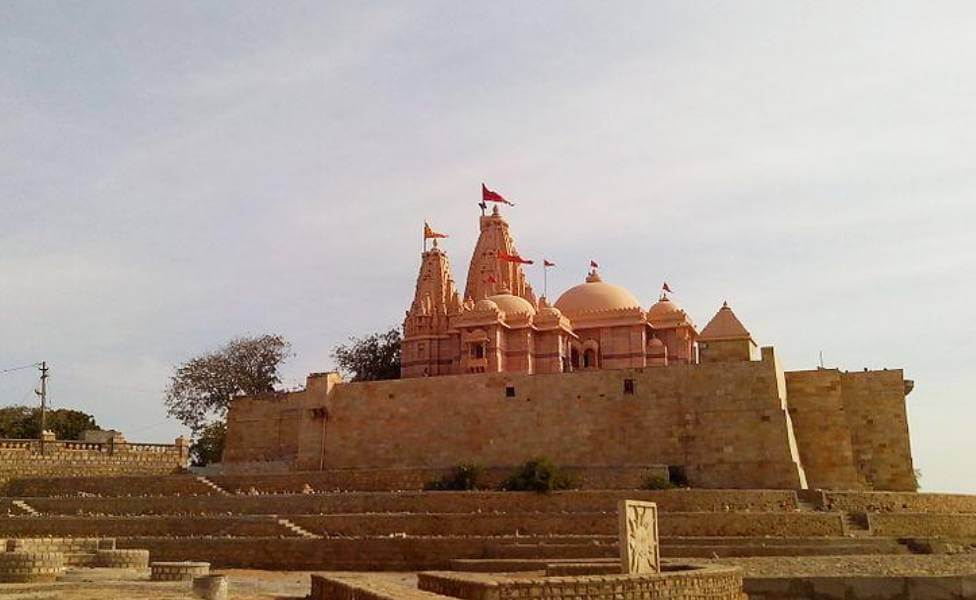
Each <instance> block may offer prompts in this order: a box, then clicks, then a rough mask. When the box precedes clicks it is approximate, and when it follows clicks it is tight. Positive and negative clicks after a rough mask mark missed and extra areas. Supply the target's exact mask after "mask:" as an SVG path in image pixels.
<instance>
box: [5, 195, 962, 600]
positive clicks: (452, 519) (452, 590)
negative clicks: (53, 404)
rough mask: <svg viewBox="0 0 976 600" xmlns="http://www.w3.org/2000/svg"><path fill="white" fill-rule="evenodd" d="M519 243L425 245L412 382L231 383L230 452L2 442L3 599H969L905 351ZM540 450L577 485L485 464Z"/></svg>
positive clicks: (498, 226)
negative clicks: (819, 348)
mask: <svg viewBox="0 0 976 600" xmlns="http://www.w3.org/2000/svg"><path fill="white" fill-rule="evenodd" d="M499 257H501V258H502V260H499ZM521 260H522V259H520V258H519V257H518V252H517V250H516V248H515V244H514V242H513V240H512V236H511V235H510V233H509V225H508V223H507V222H506V221H505V219H504V218H503V217H502V216H501V215H500V214H498V213H497V212H496V213H495V214H492V215H485V216H482V218H481V235H480V237H479V239H478V242H477V245H476V248H475V251H474V255H473V257H472V260H471V264H470V267H469V270H468V276H467V281H466V286H465V290H464V293H463V294H462V293H460V292H459V290H458V289H457V288H456V287H455V284H454V278H453V275H452V272H451V267H450V264H449V263H448V259H447V254H446V253H445V252H444V250H443V249H442V248H439V247H437V246H436V245H435V246H434V247H433V248H431V249H430V250H429V251H425V252H424V253H423V256H422V259H421V268H420V274H419V276H418V279H417V286H416V290H415V291H414V298H413V300H412V301H411V302H410V304H409V306H410V308H409V310H408V311H407V315H406V319H405V321H404V342H403V353H402V363H401V364H402V378H401V379H398V380H394V381H365V382H349V383H345V382H343V381H342V380H341V378H340V377H339V375H338V374H336V373H314V374H312V375H310V376H309V377H308V381H307V386H306V388H305V389H303V390H301V391H294V392H275V393H269V394H266V395H261V396H253V397H240V398H236V399H234V400H233V401H232V404H231V409H230V413H229V415H228V432H227V440H226V447H225V450H224V455H223V461H222V465H217V466H214V465H211V466H208V467H205V468H204V469H203V470H196V471H194V472H187V468H186V462H187V458H188V445H187V442H186V440H183V439H178V440H176V443H175V444H136V443H130V442H128V441H126V440H125V438H124V437H122V436H121V435H119V434H118V433H115V432H113V433H111V434H109V435H107V436H106V439H101V440H95V439H91V440H82V441H65V440H55V439H53V437H52V436H44V437H42V439H40V440H0V596H3V597H7V596H9V595H10V594H13V596H12V597H15V598H28V597H29V598H34V597H41V595H43V596H44V597H49V596H48V595H49V594H55V595H57V597H59V598H61V597H63V598H67V599H69V600H71V599H73V598H78V599H79V600H82V599H88V598H95V597H99V598H103V597H104V598H108V597H113V598H114V597H126V598H160V599H162V598H173V599H174V600H175V599H177V598H180V599H182V598H187V599H189V598H211V599H216V598H226V597H234V598H237V597H240V598H259V597H260V598H266V597H270V596H269V594H271V593H272V589H273V590H274V595H275V597H281V598H285V597H289V598H299V597H306V598H310V599H311V600H352V599H365V600H438V599H440V600H451V599H465V600H491V599H497V600H503V599H509V598H510V599H513V600H514V599H523V598H539V599H541V600H570V599H571V600H599V599H607V598H614V599H619V600H701V599H704V598H708V599H711V600H746V599H747V598H748V600H806V599H810V600H813V599H817V600H850V599H852V598H872V599H875V600H922V599H925V600H932V599H936V598H945V599H949V598H952V599H957V598H959V599H964V598H976V561H974V560H973V556H976V555H974V554H973V552H976V497H974V496H964V495H957V494H929V493H926V494H920V493H917V492H916V491H915V489H916V481H915V476H914V472H913V465H912V457H911V451H910V445H909V436H908V425H907V420H906V410H905V396H906V394H907V393H908V392H909V391H910V389H911V382H910V381H906V380H905V379H904V376H903V374H902V372H901V371H900V370H883V371H859V372H844V371H840V370H837V369H823V368H820V369H814V370H807V371H784V369H783V368H782V366H781V365H780V363H779V361H778V359H777V356H776V352H775V351H774V349H773V348H770V347H760V346H759V345H757V344H756V342H755V340H754V338H753V336H752V335H751V334H750V332H749V330H748V328H747V327H746V326H745V325H744V324H743V321H740V319H739V318H738V317H737V316H736V314H735V313H733V311H732V308H731V307H729V306H727V305H722V306H721V308H719V309H718V311H717V313H716V314H715V316H714V317H712V319H711V320H710V321H709V322H708V323H707V324H706V325H705V326H704V327H703V328H701V329H700V330H699V329H698V327H696V325H695V323H694V321H693V320H692V319H691V318H690V317H689V315H688V314H686V313H685V312H684V311H683V310H681V308H679V307H678V306H677V305H676V303H675V302H674V301H673V300H672V299H670V298H668V297H666V296H662V297H661V298H659V299H651V300H652V301H651V302H643V303H642V302H641V301H640V299H638V298H637V297H635V296H634V295H633V294H631V293H630V292H628V291H627V290H626V289H625V288H623V287H620V286H618V285H614V284H612V283H610V282H606V281H603V280H602V278H601V276H600V274H599V273H598V272H597V270H596V269H595V268H594V269H593V270H592V271H591V272H590V273H589V275H588V276H587V277H586V280H585V281H584V282H582V283H580V284H579V285H577V286H575V287H572V288H571V289H569V290H567V291H565V292H563V293H562V294H560V295H559V296H558V298H557V299H556V300H555V302H551V303H550V302H549V300H548V299H547V298H545V297H539V298H537V297H536V296H535V294H534V292H533V290H532V288H531V286H530V285H529V284H528V282H527V281H526V277H525V273H524V272H523V270H522V267H521V264H520V262H519V261H521ZM716 304H718V302H716ZM743 312H744V311H743ZM746 322H747V321H746ZM542 457H544V458H548V459H549V460H550V461H551V462H552V463H554V464H556V465H557V466H558V467H559V468H560V469H561V470H563V471H564V472H565V473H566V474H567V475H569V476H570V478H571V479H572V480H573V481H572V486H571V487H572V488H573V489H566V490H559V491H553V492H551V493H547V494H540V493H536V492H533V491H512V490H511V489H510V487H509V486H507V485H500V484H501V483H502V482H503V481H505V480H506V479H507V478H508V477H509V476H511V475H512V473H513V472H514V471H515V470H516V469H517V468H518V467H519V466H520V465H523V464H524V463H526V461H530V460H532V459H537V458H542ZM462 463H477V464H480V465H482V466H483V467H484V469H483V471H482V472H481V473H480V475H481V476H480V478H477V479H478V481H477V482H476V483H477V485H470V486H466V487H464V488H463V489H454V488H451V489H449V490H445V489H444V487H442V486H437V485H431V484H432V483H433V484H437V483H443V482H445V481H451V480H452V479H450V478H452V477H454V478H456V477H457V475H458V473H457V472H456V471H455V470H454V467H455V466H457V465H460V464H462ZM469 472H470V471H469ZM669 479H670V480H671V481H672V482H674V483H679V485H678V486H677V487H671V486H670V485H669V482H668V480H669ZM454 480H456V479H454ZM470 482H471V481H470V480H469V483H470ZM211 567H212V568H214V569H218V570H219V571H220V572H219V573H213V572H211ZM256 570H258V571H256ZM274 571H287V573H274ZM295 571H300V572H302V571H303V572H306V573H305V574H302V575H298V574H297V573H294V572H295ZM338 571H353V572H351V573H344V572H338ZM375 571H395V572H396V573H379V572H375ZM191 590H192V594H191ZM38 594H40V595H38ZM230 594H233V595H230ZM282 594H284V595H282ZM51 597H53V596H51Z"/></svg>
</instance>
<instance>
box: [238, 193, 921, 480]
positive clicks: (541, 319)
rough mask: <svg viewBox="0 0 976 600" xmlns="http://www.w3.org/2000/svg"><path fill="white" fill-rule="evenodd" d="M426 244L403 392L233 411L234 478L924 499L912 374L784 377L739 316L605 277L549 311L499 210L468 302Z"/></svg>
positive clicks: (299, 397)
mask: <svg viewBox="0 0 976 600" xmlns="http://www.w3.org/2000/svg"><path fill="white" fill-rule="evenodd" d="M424 236H425V238H433V239H434V243H433V246H432V247H431V248H430V249H425V251H424V252H423V254H422V256H421V263H420V272H419V274H418V276H417V284H416V289H415V290H414V296H413V301H412V302H411V303H410V307H409V309H408V310H407V313H406V318H405V319H404V322H403V342H402V348H401V378H400V379H399V380H391V381H361V382H355V381H354V382H343V381H342V378H341V377H340V376H339V375H338V374H337V373H313V374H311V375H309V377H308V380H307V386H306V388H305V389H304V390H297V391H289V392H276V393H273V394H266V395H257V396H246V397H240V398H235V399H233V401H232V402H231V406H230V411H229V413H228V424H227V427H228V429H227V438H226V445H225V449H224V454H223V468H224V469H225V470H228V472H230V471H233V470H241V471H242V472H255V471H256V470H257V471H260V472H270V471H276V470H277V471H308V470H330V469H333V470H334V469H338V470H353V471H361V472H363V473H378V472H380V471H378V470H388V471H383V472H388V473H401V474H402V473H407V472H425V471H424V470H426V469H445V468H449V467H451V466H452V465H457V464H460V463H475V464H480V465H483V466H485V467H487V468H490V469H495V470H496V471H505V470H507V469H511V468H512V467H513V466H514V465H518V464H521V463H523V462H524V461H526V460H529V459H532V458H536V457H547V458H549V459H551V460H553V461H555V462H556V463H558V464H562V465H566V466H569V467H572V468H574V469H577V470H578V472H580V473H589V474H591V476H593V477H603V476H605V475H606V474H607V473H617V474H619V473H623V472H626V471H629V470H633V469H638V470H641V472H655V471H654V470H655V469H657V470H661V469H663V470H664V471H666V472H667V473H668V476H669V477H670V476H674V477H675V479H676V480H680V481H683V482H687V483H688V484H690V485H692V486H695V487H710V488H762V489H773V488H778V489H806V488H821V489H856V490H863V489H875V490H915V489H916V486H917V482H916V478H915V473H914V469H913V464H912V456H911V445H910V440H909V432H908V419H907V411H906V402H905V397H906V395H907V394H908V392H909V391H910V390H911V389H912V382H911V381H909V380H905V379H904V374H903V372H902V371H901V370H900V369H891V370H888V369H884V370H880V371H868V370H864V371H842V370H840V369H825V368H823V367H820V368H816V369H812V370H799V371H787V370H785V369H784V368H783V366H782V365H781V363H780V361H779V358H778V356H777V354H776V352H775V349H774V348H772V347H768V346H767V347H760V346H759V345H758V344H757V343H756V340H755V339H754V338H753V336H752V334H751V333H750V332H749V330H748V329H747V328H746V326H745V325H744V324H743V323H742V321H740V320H739V318H738V317H737V316H736V315H735V313H734V312H733V311H732V308H731V307H730V306H729V305H728V304H723V305H722V306H721V308H719V310H718V311H717V312H716V314H715V315H714V317H712V319H711V320H710V321H709V322H708V323H707V324H706V325H705V326H704V327H703V328H701V329H700V330H699V329H698V328H697V327H696V326H695V323H694V321H693V320H692V319H691V318H690V317H689V316H688V314H687V313H686V312H685V311H684V310H682V309H681V308H680V307H679V306H678V305H677V304H676V303H675V302H674V300H673V299H672V298H670V297H668V295H667V294H663V293H662V295H661V296H660V297H659V298H658V299H657V300H656V301H655V302H653V303H649V306H647V305H642V304H641V301H640V300H639V299H638V298H637V297H635V296H634V294H632V293H631V292H629V291H628V290H627V289H626V288H624V287H621V286H620V285H615V284H613V283H610V282H608V281H604V280H603V278H602V277H601V275H600V273H599V272H598V271H597V269H596V268H595V266H594V268H593V269H591V270H590V272H589V273H588V274H587V276H586V278H585V280H584V281H582V282H580V283H579V284H578V285H576V286H574V287H571V288H570V289H568V290H566V291H564V292H563V293H562V294H560V295H559V297H558V298H557V299H556V300H555V302H550V300H549V299H548V298H546V297H545V296H542V297H536V295H535V292H534V291H533V289H532V286H531V285H530V284H529V282H528V281H527V279H526V276H525V272H524V271H523V267H522V263H523V262H525V260H524V259H522V258H521V257H520V256H519V253H518V249H517V247H516V245H515V241H514V240H513V239H512V235H511V232H510V229H509V224H508V222H507V221H506V220H505V219H504V218H503V217H502V215H501V214H500V213H499V211H498V210H497V209H496V210H494V211H493V212H492V213H491V214H487V215H485V214H483V215H482V216H481V218H480V235H479V236H478V241H477V243H476V244H475V248H474V252H473V254H472V256H471V261H470V263H469V266H468V272H467V277H466V279H465V289H464V292H463V294H462V293H461V292H460V291H459V290H458V287H457V284H456V283H455V279H454V275H453V274H452V271H451V264H450V261H449V260H448V256H447V253H446V252H445V251H444V249H443V248H441V247H440V246H439V245H438V242H437V239H436V238H438V237H444V236H443V234H437V233H435V232H433V231H432V230H430V228H429V227H426V226H425V232H424ZM599 473H603V475H599Z"/></svg>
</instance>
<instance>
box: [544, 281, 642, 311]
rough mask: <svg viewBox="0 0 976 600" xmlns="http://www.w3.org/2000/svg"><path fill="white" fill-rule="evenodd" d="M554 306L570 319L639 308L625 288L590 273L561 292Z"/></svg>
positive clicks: (635, 299) (638, 303)
mask: <svg viewBox="0 0 976 600" xmlns="http://www.w3.org/2000/svg"><path fill="white" fill-rule="evenodd" d="M555 306H556V308H558V309H559V310H561V311H562V312H563V314H564V315H566V316H567V317H569V318H570V319H572V318H574V317H576V316H578V315H581V314H584V313H591V312H600V311H607V310H620V309H627V308H640V302H639V301H638V300H637V298H635V297H634V295H633V294H631V293H630V291H629V290H627V288H623V287H620V286H619V285H614V284H612V283H606V282H604V281H603V280H602V279H600V276H599V275H597V274H596V273H591V274H590V275H589V276H588V277H587V278H586V283H581V284H580V285H578V286H576V287H572V288H569V289H568V290H566V291H565V292H563V295H562V296H560V297H559V299H558V300H556V304H555Z"/></svg>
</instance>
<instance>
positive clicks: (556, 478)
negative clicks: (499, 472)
mask: <svg viewBox="0 0 976 600" xmlns="http://www.w3.org/2000/svg"><path fill="white" fill-rule="evenodd" d="M573 487H575V483H574V482H573V480H572V478H571V477H570V476H568V475H567V474H565V473H563V472H562V470H561V469H560V468H559V467H557V466H556V465H554V464H553V463H552V462H551V461H549V460H547V459H545V458H538V459H535V460H530V461H528V462H527V463H525V464H523V465H522V466H520V467H519V468H518V469H516V470H515V472H514V473H512V475H511V476H510V477H509V478H508V479H506V480H505V481H503V482H502V485H501V489H502V490H505V491H508V492H538V493H540V494H547V493H549V492H552V491H555V490H568V489H572V488H573Z"/></svg>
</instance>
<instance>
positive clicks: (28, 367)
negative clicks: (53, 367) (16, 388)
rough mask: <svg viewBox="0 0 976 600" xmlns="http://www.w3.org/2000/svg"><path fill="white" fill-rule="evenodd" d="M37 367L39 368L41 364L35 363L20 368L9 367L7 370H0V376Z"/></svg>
mask: <svg viewBox="0 0 976 600" xmlns="http://www.w3.org/2000/svg"><path fill="white" fill-rule="evenodd" d="M39 366H41V363H39V362H36V363H32V364H29V365H24V366H22V367H10V368H9V369H0V374H3V373H11V372H13V371H23V370H24V369H35V368H37V367H39Z"/></svg>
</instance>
